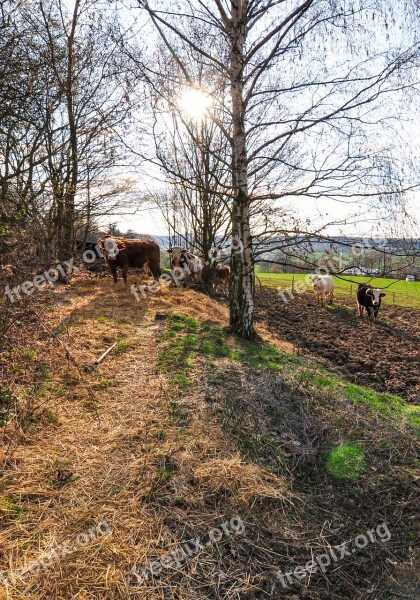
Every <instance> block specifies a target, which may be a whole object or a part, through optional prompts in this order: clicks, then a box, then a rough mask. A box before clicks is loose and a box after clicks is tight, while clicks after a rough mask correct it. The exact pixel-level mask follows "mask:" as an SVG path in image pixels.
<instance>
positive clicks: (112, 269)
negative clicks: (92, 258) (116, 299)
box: [109, 265, 118, 285]
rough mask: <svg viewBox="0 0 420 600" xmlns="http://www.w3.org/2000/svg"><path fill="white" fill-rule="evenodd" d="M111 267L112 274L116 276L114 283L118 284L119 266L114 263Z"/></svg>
mask: <svg viewBox="0 0 420 600" xmlns="http://www.w3.org/2000/svg"><path fill="white" fill-rule="evenodd" d="M109 268H110V269H111V273H112V276H113V278H114V285H116V284H117V283H118V273H117V266H116V265H115V266H114V265H113V266H112V267H109Z"/></svg>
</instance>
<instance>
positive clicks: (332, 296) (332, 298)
mask: <svg viewBox="0 0 420 600" xmlns="http://www.w3.org/2000/svg"><path fill="white" fill-rule="evenodd" d="M333 301H334V293H333V292H331V293H330V304H332V303H333Z"/></svg>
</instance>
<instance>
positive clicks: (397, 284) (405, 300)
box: [258, 273, 420, 308]
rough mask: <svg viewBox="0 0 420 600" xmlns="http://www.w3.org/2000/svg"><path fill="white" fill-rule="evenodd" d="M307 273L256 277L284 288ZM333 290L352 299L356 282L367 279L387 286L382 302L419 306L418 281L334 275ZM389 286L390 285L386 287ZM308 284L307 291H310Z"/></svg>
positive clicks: (373, 283) (263, 282)
mask: <svg viewBox="0 0 420 600" xmlns="http://www.w3.org/2000/svg"><path fill="white" fill-rule="evenodd" d="M307 275H308V273H295V274H292V273H258V279H259V280H260V282H261V285H263V286H266V287H271V288H280V289H282V290H286V289H288V288H290V287H291V285H292V282H293V281H294V282H295V283H296V282H297V281H303V282H304V281H305V277H307ZM333 279H334V286H335V288H334V292H335V294H336V295H338V296H344V295H347V296H348V297H349V298H350V297H352V299H354V297H355V295H356V288H357V284H358V283H361V282H364V281H369V283H371V284H372V285H373V286H374V287H379V288H387V289H386V290H384V291H385V294H386V297H385V300H384V302H386V304H388V305H392V304H395V305H397V306H406V307H409V308H420V281H405V280H403V281H401V280H398V279H383V278H377V279H370V278H369V277H359V276H357V275H351V276H348V277H344V279H343V278H341V276H340V279H339V278H338V277H334V276H333ZM355 282H356V283H355ZM387 286H390V287H387ZM311 290H312V288H311V286H308V291H311Z"/></svg>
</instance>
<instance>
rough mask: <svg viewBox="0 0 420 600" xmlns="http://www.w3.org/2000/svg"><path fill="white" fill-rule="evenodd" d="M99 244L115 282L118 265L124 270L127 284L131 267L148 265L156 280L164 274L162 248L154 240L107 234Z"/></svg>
mask: <svg viewBox="0 0 420 600" xmlns="http://www.w3.org/2000/svg"><path fill="white" fill-rule="evenodd" d="M99 245H100V248H101V250H102V252H103V254H104V257H105V259H106V262H107V263H108V266H109V268H110V270H111V273H112V275H113V277H114V283H117V282H118V275H117V268H118V267H120V269H121V270H122V274H123V278H124V283H125V285H127V273H128V268H129V267H132V268H133V267H134V268H138V269H142V268H144V267H145V266H146V268H147V267H148V268H149V269H150V271H151V272H152V274H153V277H154V279H155V280H156V281H157V280H158V278H159V277H160V276H161V275H162V270H161V268H160V248H159V246H158V244H157V243H156V242H154V241H153V240H131V239H127V238H113V237H111V236H107V237H105V239H103V240H101V241H100V244H99Z"/></svg>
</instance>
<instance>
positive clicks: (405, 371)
mask: <svg viewBox="0 0 420 600" xmlns="http://www.w3.org/2000/svg"><path fill="white" fill-rule="evenodd" d="M256 304H257V313H256V314H257V320H259V321H264V322H265V324H266V326H267V328H268V329H269V330H270V331H271V332H272V333H273V334H276V335H278V336H279V337H280V338H282V339H284V340H286V341H287V342H289V343H291V344H293V345H294V346H295V347H296V348H297V349H298V350H299V351H301V352H302V353H303V354H305V355H307V356H310V357H311V358H314V359H316V360H317V361H318V362H320V363H321V364H323V365H324V366H325V367H327V368H328V369H330V370H333V371H335V372H337V373H340V374H342V375H344V376H345V377H346V379H347V380H349V381H351V382H353V383H357V384H359V385H363V386H366V387H370V388H373V389H375V390H377V391H381V392H390V393H392V394H397V395H399V396H401V397H402V398H404V399H406V400H408V401H409V402H412V403H413V404H420V311H417V310H413V309H409V308H402V307H399V306H388V305H387V304H386V303H385V302H384V303H383V304H382V306H381V309H380V312H379V315H378V319H377V321H376V322H372V321H369V320H368V319H367V318H366V316H364V318H363V319H360V317H359V316H357V315H356V305H355V302H352V301H351V299H350V298H348V299H347V298H339V299H338V300H336V301H335V302H334V305H333V306H324V307H320V306H317V304H316V300H315V299H314V297H313V296H312V295H310V294H304V295H301V296H297V295H296V296H295V297H294V299H293V300H290V301H289V302H288V303H285V302H284V301H283V300H282V298H281V297H280V296H279V295H278V294H277V293H276V291H275V290H272V289H269V288H262V289H259V290H258V291H257V295H256Z"/></svg>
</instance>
